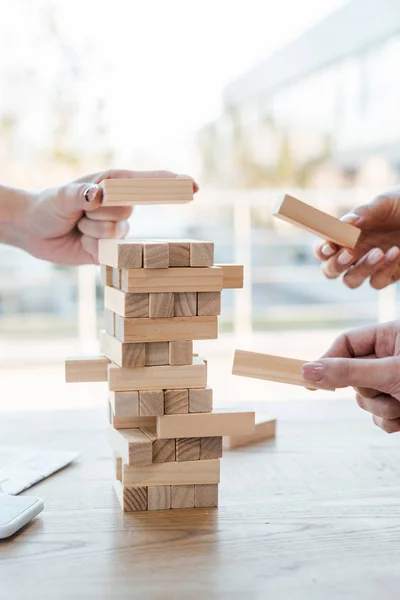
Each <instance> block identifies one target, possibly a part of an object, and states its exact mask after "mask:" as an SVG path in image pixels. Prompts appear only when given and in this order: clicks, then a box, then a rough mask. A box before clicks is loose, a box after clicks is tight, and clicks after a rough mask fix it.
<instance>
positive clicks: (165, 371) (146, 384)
mask: <svg viewBox="0 0 400 600" xmlns="http://www.w3.org/2000/svg"><path fill="white" fill-rule="evenodd" d="M206 381H207V367H206V365H205V363H204V361H202V360H201V359H200V358H194V359H193V364H192V365H181V366H176V367H175V366H169V365H162V366H160V367H137V368H136V369H121V368H120V367H117V365H114V364H110V365H109V368H108V387H109V389H110V390H111V391H113V392H119V391H121V392H124V391H130V390H140V391H141V390H160V389H171V390H173V389H181V388H182V386H185V387H187V388H189V387H191V388H203V387H204V386H205V385H206Z"/></svg>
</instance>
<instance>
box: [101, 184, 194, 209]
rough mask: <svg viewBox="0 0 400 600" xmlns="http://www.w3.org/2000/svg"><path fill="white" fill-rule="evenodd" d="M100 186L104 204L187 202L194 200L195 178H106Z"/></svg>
mask: <svg viewBox="0 0 400 600" xmlns="http://www.w3.org/2000/svg"><path fill="white" fill-rule="evenodd" d="M100 187H101V189H102V190H103V202H102V204H103V206H134V205H135V204H186V203H188V202H192V200H193V180H192V179H190V178H183V177H182V178H181V177H171V178H163V179H160V178H157V179H155V178H146V179H145V178H135V179H104V181H102V182H101V183H100Z"/></svg>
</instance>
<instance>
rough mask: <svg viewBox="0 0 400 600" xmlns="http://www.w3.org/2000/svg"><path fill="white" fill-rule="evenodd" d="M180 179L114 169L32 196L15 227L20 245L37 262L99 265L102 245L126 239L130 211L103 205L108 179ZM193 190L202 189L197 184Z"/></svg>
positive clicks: (171, 175) (161, 172)
mask: <svg viewBox="0 0 400 600" xmlns="http://www.w3.org/2000/svg"><path fill="white" fill-rule="evenodd" d="M135 177H146V178H162V177H168V178H169V177H179V175H176V174H175V173H171V172H170V171H126V170H111V171H103V172H101V173H94V174H91V175H87V176H85V177H82V178H81V179H78V180H76V181H73V182H72V183H68V184H66V185H63V186H60V187H57V188H51V189H48V190H45V191H44V192H42V193H40V194H38V195H37V196H34V197H33V199H32V201H31V202H29V203H28V206H27V207H26V208H25V210H24V211H20V216H19V219H18V220H17V223H16V225H15V229H16V230H17V232H16V236H17V238H18V243H17V244H16V245H18V246H20V247H22V248H24V250H26V251H27V252H29V253H30V254H32V255H33V256H35V257H37V258H41V259H44V260H49V261H51V262H54V263H57V264H62V265H80V264H86V263H97V249H98V240H99V239H103V238H123V237H125V236H126V234H127V233H128V230H129V226H128V223H127V219H128V218H129V217H130V216H131V214H132V208H131V207H129V206H128V207H127V206H115V207H109V206H107V207H105V206H104V207H103V206H101V200H102V190H101V188H100V186H99V185H98V184H99V183H100V182H101V181H103V180H104V179H116V178H135ZM193 190H194V192H197V190H198V186H197V184H196V183H195V182H193Z"/></svg>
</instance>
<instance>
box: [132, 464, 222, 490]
mask: <svg viewBox="0 0 400 600" xmlns="http://www.w3.org/2000/svg"><path fill="white" fill-rule="evenodd" d="M219 477H220V474H219V460H218V459H216V460H194V461H187V462H166V463H153V464H151V465H135V466H129V465H127V464H123V465H122V483H123V484H124V486H125V487H136V486H148V485H151V486H153V485H189V484H195V483H219Z"/></svg>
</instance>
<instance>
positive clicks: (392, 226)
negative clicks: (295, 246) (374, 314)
mask: <svg viewBox="0 0 400 600" xmlns="http://www.w3.org/2000/svg"><path fill="white" fill-rule="evenodd" d="M342 221H346V222H347V223H351V224H352V225H356V226H357V227H359V228H360V229H361V235H360V238H359V241H358V243H357V246H356V247H355V249H354V250H350V249H348V248H341V247H340V246H337V245H336V244H334V243H332V242H327V241H323V242H320V241H319V242H316V243H315V244H314V255H315V256H316V258H318V259H319V260H321V261H322V272H323V273H324V274H325V276H326V277H327V278H328V279H335V278H337V277H339V276H340V275H341V274H342V273H344V276H343V283H344V284H345V285H347V287H349V288H352V289H353V288H357V287H359V286H360V285H361V284H362V283H363V282H364V281H365V280H366V279H369V280H370V285H371V286H372V287H373V288H375V289H377V290H380V289H382V288H384V287H386V286H388V285H389V284H391V283H393V282H395V281H397V280H399V279H400V248H399V246H400V188H396V189H394V190H392V191H390V192H387V193H385V194H381V195H380V196H378V197H377V198H375V199H374V200H373V201H372V202H370V203H369V204H364V205H362V206H359V207H358V208H356V209H355V210H354V211H353V212H352V213H349V214H347V215H345V216H344V217H343V218H342Z"/></svg>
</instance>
